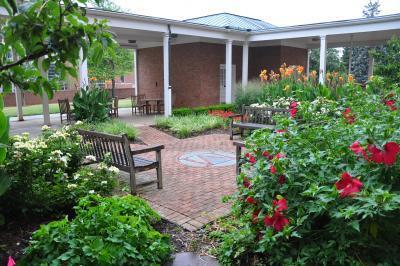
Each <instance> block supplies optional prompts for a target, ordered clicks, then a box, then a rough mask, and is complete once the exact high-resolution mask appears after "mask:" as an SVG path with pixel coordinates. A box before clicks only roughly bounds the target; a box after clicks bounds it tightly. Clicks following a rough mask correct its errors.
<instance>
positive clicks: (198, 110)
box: [172, 103, 234, 116]
mask: <svg viewBox="0 0 400 266" xmlns="http://www.w3.org/2000/svg"><path fill="white" fill-rule="evenodd" d="M216 110H222V111H233V110H234V105H233V104H225V103H224V104H216V105H210V106H206V107H204V106H200V107H195V108H186V107H184V108H177V109H174V110H173V111H172V114H173V116H187V115H193V114H195V115H201V114H207V113H208V112H209V111H216Z"/></svg>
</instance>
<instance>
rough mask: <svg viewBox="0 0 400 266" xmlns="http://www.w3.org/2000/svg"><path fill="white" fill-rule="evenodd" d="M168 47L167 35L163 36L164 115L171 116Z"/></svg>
mask: <svg viewBox="0 0 400 266" xmlns="http://www.w3.org/2000/svg"><path fill="white" fill-rule="evenodd" d="M169 53H170V47H169V34H165V35H164V38H163V57H164V115H165V116H171V115H172V93H171V86H170V84H169V66H170V64H169V63H170V62H169V59H170V55H169Z"/></svg>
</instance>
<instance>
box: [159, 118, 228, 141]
mask: <svg viewBox="0 0 400 266" xmlns="http://www.w3.org/2000/svg"><path fill="white" fill-rule="evenodd" d="M223 125H224V119H223V118H221V117H219V116H211V115H208V114H201V115H187V116H171V117H157V118H156V120H155V126H156V127H157V128H160V129H164V130H168V131H170V132H171V133H172V134H174V135H176V136H177V137H179V138H187V137H189V136H192V135H194V134H196V133H202V132H205V131H207V130H210V129H216V128H222V126H223Z"/></svg>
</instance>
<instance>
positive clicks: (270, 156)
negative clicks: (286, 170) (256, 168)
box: [262, 151, 273, 160]
mask: <svg viewBox="0 0 400 266" xmlns="http://www.w3.org/2000/svg"><path fill="white" fill-rule="evenodd" d="M262 155H263V156H264V157H267V158H268V159H270V160H272V158H273V157H272V155H271V154H270V153H269V152H267V151H265V152H263V154H262Z"/></svg>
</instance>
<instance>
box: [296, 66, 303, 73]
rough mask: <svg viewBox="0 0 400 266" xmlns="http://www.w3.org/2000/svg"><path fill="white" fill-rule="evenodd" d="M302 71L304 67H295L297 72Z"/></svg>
mask: <svg viewBox="0 0 400 266" xmlns="http://www.w3.org/2000/svg"><path fill="white" fill-rule="evenodd" d="M303 71H304V67H303V66H298V67H297V72H299V74H301V73H303Z"/></svg>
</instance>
